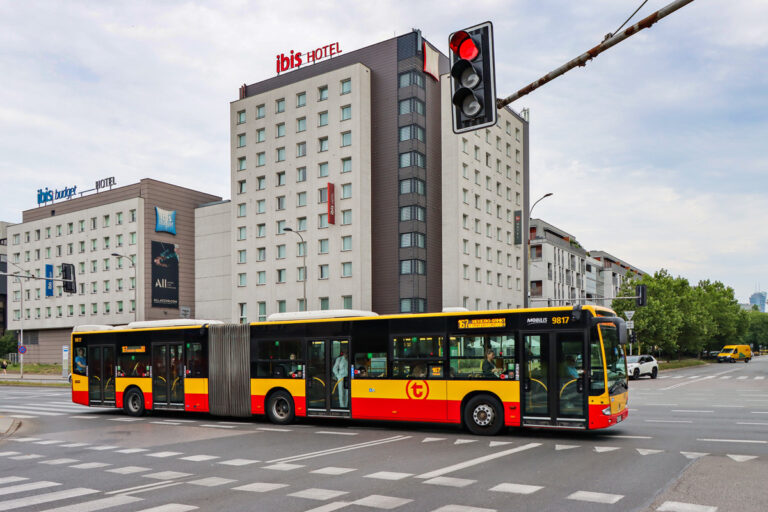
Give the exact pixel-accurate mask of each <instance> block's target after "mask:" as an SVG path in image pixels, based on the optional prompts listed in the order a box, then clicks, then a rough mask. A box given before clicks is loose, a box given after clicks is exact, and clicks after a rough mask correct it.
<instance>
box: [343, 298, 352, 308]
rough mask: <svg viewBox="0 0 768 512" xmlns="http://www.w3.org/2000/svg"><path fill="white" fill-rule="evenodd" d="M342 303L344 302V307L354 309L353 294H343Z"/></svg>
mask: <svg viewBox="0 0 768 512" xmlns="http://www.w3.org/2000/svg"><path fill="white" fill-rule="evenodd" d="M341 303H342V307H343V308H344V309H352V296H351V295H342V296H341Z"/></svg>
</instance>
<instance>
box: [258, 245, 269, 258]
mask: <svg viewBox="0 0 768 512" xmlns="http://www.w3.org/2000/svg"><path fill="white" fill-rule="evenodd" d="M266 259H267V248H266V247H258V248H256V261H266Z"/></svg>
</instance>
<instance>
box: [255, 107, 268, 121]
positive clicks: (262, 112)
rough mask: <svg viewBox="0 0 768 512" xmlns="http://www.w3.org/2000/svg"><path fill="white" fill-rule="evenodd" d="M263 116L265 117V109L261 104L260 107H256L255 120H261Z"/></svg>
mask: <svg viewBox="0 0 768 512" xmlns="http://www.w3.org/2000/svg"><path fill="white" fill-rule="evenodd" d="M265 115H267V109H266V107H265V106H264V104H261V105H259V106H257V107H256V119H261V118H262V117H264V116H265Z"/></svg>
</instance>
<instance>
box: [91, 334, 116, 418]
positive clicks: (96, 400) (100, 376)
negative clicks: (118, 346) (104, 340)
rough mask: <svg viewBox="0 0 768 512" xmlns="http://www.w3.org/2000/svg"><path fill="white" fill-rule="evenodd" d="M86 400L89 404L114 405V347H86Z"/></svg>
mask: <svg viewBox="0 0 768 512" xmlns="http://www.w3.org/2000/svg"><path fill="white" fill-rule="evenodd" d="M88 401H89V403H90V405H115V347H113V346H106V345H95V346H89V347H88Z"/></svg>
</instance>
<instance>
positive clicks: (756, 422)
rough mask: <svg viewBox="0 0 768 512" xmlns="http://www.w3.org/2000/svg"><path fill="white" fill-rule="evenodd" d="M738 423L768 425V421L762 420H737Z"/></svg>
mask: <svg viewBox="0 0 768 512" xmlns="http://www.w3.org/2000/svg"><path fill="white" fill-rule="evenodd" d="M736 424H737V425H763V426H765V425H768V423H764V422H760V421H737V422H736Z"/></svg>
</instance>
